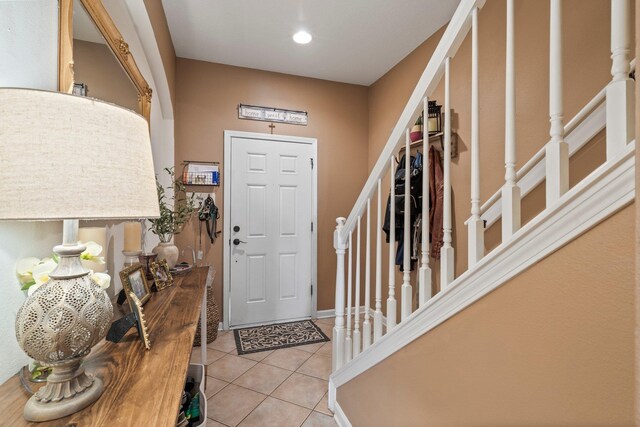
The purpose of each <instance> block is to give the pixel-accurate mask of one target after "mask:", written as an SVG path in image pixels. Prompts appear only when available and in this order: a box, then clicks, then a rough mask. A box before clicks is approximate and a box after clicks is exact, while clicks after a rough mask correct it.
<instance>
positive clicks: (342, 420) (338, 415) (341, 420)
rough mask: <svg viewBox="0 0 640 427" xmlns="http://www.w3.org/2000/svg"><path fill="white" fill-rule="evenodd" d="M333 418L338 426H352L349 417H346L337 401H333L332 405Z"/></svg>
mask: <svg viewBox="0 0 640 427" xmlns="http://www.w3.org/2000/svg"><path fill="white" fill-rule="evenodd" d="M333 419H334V420H335V422H336V424H338V427H352V425H351V422H350V421H349V418H347V415H346V414H345V413H344V411H343V410H342V408H341V407H340V404H339V403H338V402H335V405H334V411H333Z"/></svg>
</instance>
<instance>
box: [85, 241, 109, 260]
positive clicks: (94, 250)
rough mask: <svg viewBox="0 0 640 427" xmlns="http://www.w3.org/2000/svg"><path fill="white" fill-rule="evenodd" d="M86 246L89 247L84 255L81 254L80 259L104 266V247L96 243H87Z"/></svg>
mask: <svg viewBox="0 0 640 427" xmlns="http://www.w3.org/2000/svg"><path fill="white" fill-rule="evenodd" d="M84 245H85V246H86V247H87V249H85V251H84V252H82V254H80V259H83V260H87V261H93V262H95V263H98V264H104V257H100V256H98V255H100V254H101V253H102V246H100V245H99V244H97V243H96V242H86V243H84Z"/></svg>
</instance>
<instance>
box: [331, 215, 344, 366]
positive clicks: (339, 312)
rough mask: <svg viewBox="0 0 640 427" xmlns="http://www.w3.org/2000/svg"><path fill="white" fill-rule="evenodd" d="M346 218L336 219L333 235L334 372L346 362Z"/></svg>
mask: <svg viewBox="0 0 640 427" xmlns="http://www.w3.org/2000/svg"><path fill="white" fill-rule="evenodd" d="M345 221H346V218H343V217H340V218H338V219H336V223H337V225H336V230H335V231H334V233H333V247H334V248H335V249H336V258H337V265H336V306H335V307H336V320H335V326H334V327H333V348H332V349H333V359H332V360H333V363H332V365H333V371H334V372H335V371H336V370H338V369H340V368H341V367H342V362H343V361H344V254H345V252H346V249H347V242H346V241H345V240H342V238H341V237H340V232H341V231H342V227H344V223H345Z"/></svg>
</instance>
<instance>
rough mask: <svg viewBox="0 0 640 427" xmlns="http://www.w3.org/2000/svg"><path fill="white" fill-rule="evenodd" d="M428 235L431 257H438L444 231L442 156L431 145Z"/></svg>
mask: <svg viewBox="0 0 640 427" xmlns="http://www.w3.org/2000/svg"><path fill="white" fill-rule="evenodd" d="M428 173H429V235H430V238H431V250H430V251H429V253H430V255H431V258H433V259H440V249H441V248H442V244H443V243H444V242H443V237H444V231H443V230H442V218H443V202H444V174H443V171H442V157H441V156H440V152H439V151H438V150H436V149H435V148H434V147H433V146H432V147H431V148H429V172H428Z"/></svg>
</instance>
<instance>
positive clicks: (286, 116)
mask: <svg viewBox="0 0 640 427" xmlns="http://www.w3.org/2000/svg"><path fill="white" fill-rule="evenodd" d="M238 118H239V119H245V120H260V121H263V122H277V123H289V124H292V125H302V126H306V125H307V121H308V118H309V117H308V114H307V112H306V111H295V110H283V109H280V108H270V107H260V106H257V105H245V104H240V105H238Z"/></svg>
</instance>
